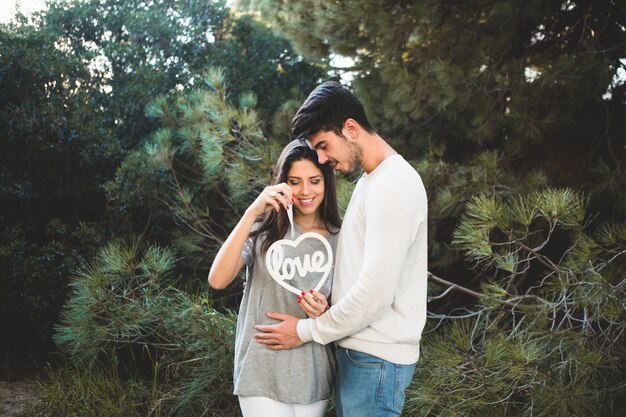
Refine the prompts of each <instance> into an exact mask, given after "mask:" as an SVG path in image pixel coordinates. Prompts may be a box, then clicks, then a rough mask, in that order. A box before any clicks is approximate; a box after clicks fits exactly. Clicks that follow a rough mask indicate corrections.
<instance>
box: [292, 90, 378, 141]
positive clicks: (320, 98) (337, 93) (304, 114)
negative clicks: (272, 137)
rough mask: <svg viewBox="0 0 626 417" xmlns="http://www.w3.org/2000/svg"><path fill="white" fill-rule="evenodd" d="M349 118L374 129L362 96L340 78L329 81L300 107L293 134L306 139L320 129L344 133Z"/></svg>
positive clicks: (312, 92) (368, 128)
mask: <svg viewBox="0 0 626 417" xmlns="http://www.w3.org/2000/svg"><path fill="white" fill-rule="evenodd" d="M349 118H352V119H354V120H356V121H357V122H358V123H359V124H360V125H361V127H363V128H364V129H365V130H366V131H368V132H370V133H372V132H373V131H374V129H373V128H372V125H370V122H369V121H368V120H367V116H365V110H363V105H362V104H361V102H360V101H359V99H357V98H356V96H355V95H354V94H352V92H350V91H349V90H348V89H347V88H345V87H344V86H342V85H341V84H339V83H338V82H336V81H327V82H325V83H323V84H320V85H318V86H317V87H315V89H314V90H313V91H311V93H310V94H309V96H308V97H307V99H306V100H305V101H304V103H302V105H301V106H300V108H299V109H298V112H297V113H296V115H295V116H294V118H293V120H292V121H291V137H292V138H294V139H300V140H306V139H308V138H310V137H311V136H313V135H315V134H316V133H318V132H320V131H323V132H328V131H333V132H334V133H336V134H337V135H339V136H343V135H342V134H341V130H342V128H343V123H344V122H345V121H346V119H349Z"/></svg>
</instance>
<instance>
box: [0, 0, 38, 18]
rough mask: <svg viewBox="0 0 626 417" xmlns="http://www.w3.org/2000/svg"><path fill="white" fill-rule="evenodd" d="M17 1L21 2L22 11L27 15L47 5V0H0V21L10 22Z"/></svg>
mask: <svg viewBox="0 0 626 417" xmlns="http://www.w3.org/2000/svg"><path fill="white" fill-rule="evenodd" d="M15 3H19V5H20V11H21V12H22V13H23V14H25V15H26V16H28V15H29V14H31V13H32V12H36V11H39V10H41V9H43V8H44V6H45V5H46V2H45V0H17V1H16V0H0V23H7V22H9V20H11V18H12V17H13V16H14V15H15Z"/></svg>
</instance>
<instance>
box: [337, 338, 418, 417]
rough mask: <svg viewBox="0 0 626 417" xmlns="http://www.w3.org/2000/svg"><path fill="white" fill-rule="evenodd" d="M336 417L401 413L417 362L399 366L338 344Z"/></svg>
mask: <svg viewBox="0 0 626 417" xmlns="http://www.w3.org/2000/svg"><path fill="white" fill-rule="evenodd" d="M336 356H337V377H336V381H335V382H336V384H335V404H336V406H337V417H392V416H399V415H400V414H401V413H402V407H404V399H405V393H404V390H405V389H406V388H407V387H408V386H409V385H410V384H411V380H412V379H413V373H414V372H415V365H398V364H395V363H392V362H388V361H386V360H383V359H380V358H377V357H375V356H372V355H368V354H367V353H363V352H357V351H354V350H349V349H344V348H342V347H339V346H338V347H337V351H336Z"/></svg>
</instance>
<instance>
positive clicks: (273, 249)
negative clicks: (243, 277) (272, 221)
mask: <svg viewBox="0 0 626 417" xmlns="http://www.w3.org/2000/svg"><path fill="white" fill-rule="evenodd" d="M306 239H317V240H319V241H321V242H322V243H323V244H324V247H325V248H326V254H324V253H323V252H322V251H320V250H316V251H313V253H304V254H301V255H300V256H297V257H293V258H290V257H288V256H286V254H285V249H286V248H296V247H298V245H299V244H300V243H301V242H302V241H304V240H306ZM265 263H266V265H267V270H268V271H269V273H270V276H271V277H272V278H273V279H274V281H276V282H277V283H279V284H280V285H281V286H282V287H284V288H286V289H288V290H289V291H291V292H292V293H294V294H297V295H300V294H301V293H302V291H303V289H298V288H296V287H294V286H293V285H291V284H289V282H288V281H291V280H292V279H293V278H294V277H296V276H300V277H305V276H306V275H307V274H309V273H322V277H321V278H320V280H319V282H318V283H317V285H316V286H315V288H314V289H315V291H318V290H319V289H320V288H321V287H322V285H323V284H324V282H325V281H326V279H327V278H328V275H329V274H330V270H331V269H332V267H333V251H332V249H331V247H330V243H328V240H326V238H325V237H324V236H322V235H320V234H319V233H315V232H306V233H303V234H301V235H300V236H298V238H297V239H296V240H291V239H281V240H277V241H276V242H274V243H272V246H270V248H269V249H268V250H267V254H266V255H265ZM306 289H307V288H304V290H306Z"/></svg>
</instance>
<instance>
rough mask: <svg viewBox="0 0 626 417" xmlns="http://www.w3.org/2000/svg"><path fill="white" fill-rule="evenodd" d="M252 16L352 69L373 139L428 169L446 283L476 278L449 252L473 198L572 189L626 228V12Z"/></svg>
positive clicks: (259, 5)
mask: <svg viewBox="0 0 626 417" xmlns="http://www.w3.org/2000/svg"><path fill="white" fill-rule="evenodd" d="M239 4H240V5H241V7H243V8H247V9H253V10H257V11H259V12H260V14H261V15H262V16H263V17H264V18H265V19H266V20H267V21H268V22H270V24H272V25H273V26H274V27H275V28H276V29H277V30H280V31H281V32H282V33H284V34H285V35H286V36H287V37H288V38H289V39H290V40H291V41H292V42H293V43H294V45H295V48H297V49H298V50H299V51H301V52H303V53H304V54H305V56H307V57H308V58H310V59H318V60H320V61H321V62H327V61H328V56H329V54H340V55H343V56H346V57H349V58H351V59H352V60H353V62H354V64H353V65H352V66H351V67H349V68H347V70H346V71H347V72H348V73H349V75H350V76H351V78H352V81H351V84H352V87H353V89H354V90H355V92H356V93H357V95H358V96H359V97H360V98H361V99H362V100H363V102H364V105H365V107H366V111H367V113H368V115H369V116H370V119H371V121H372V122H373V125H374V127H375V128H376V130H377V131H378V132H379V133H380V134H381V135H382V136H383V137H385V138H386V139H388V140H389V141H390V142H391V144H392V145H393V146H394V147H395V148H396V149H397V150H399V151H400V152H401V153H402V154H403V155H404V156H405V157H406V158H407V159H410V160H413V161H416V165H418V166H419V168H420V169H419V172H420V173H421V175H422V177H423V178H424V180H425V183H426V185H427V187H428V188H427V191H428V194H429V203H430V208H431V210H430V214H431V216H430V220H431V221H430V224H429V233H430V240H429V244H430V245H431V247H432V249H431V261H432V262H431V265H435V269H436V270H438V272H441V273H446V275H447V274H449V273H453V274H455V275H456V274H461V275H464V276H465V275H467V274H469V275H472V273H471V272H470V271H467V270H466V269H464V268H463V266H462V265H460V262H461V261H462V258H461V257H460V256H459V254H455V253H450V251H448V250H447V247H448V245H449V244H450V241H451V237H452V236H451V235H452V229H453V227H454V225H455V224H456V223H457V221H458V219H459V216H460V214H461V213H462V211H463V208H464V205H465V202H467V201H468V200H469V198H470V197H471V196H472V195H477V194H480V193H495V194H496V195H499V196H501V197H506V198H508V197H511V196H515V195H517V194H526V193H527V192H528V191H530V190H533V189H536V188H543V187H545V186H551V187H570V188H573V189H576V190H579V191H585V192H586V194H587V195H588V196H589V198H590V207H591V208H593V210H594V212H597V213H599V214H598V215H599V216H600V217H601V218H602V219H603V220H607V219H614V220H616V221H624V220H625V213H626V199H625V198H624V196H625V195H626V193H625V192H624V190H625V189H626V185H625V183H624V178H625V177H624V175H623V174H622V172H623V167H624V163H625V162H626V154H625V153H624V152H623V147H622V146H621V145H620V144H623V143H624V137H626V135H625V133H626V131H625V125H624V123H623V122H621V121H623V120H624V119H626V95H625V94H626V84H625V83H624V78H623V77H620V76H618V74H619V73H620V72H621V71H624V68H625V64H624V61H623V57H624V53H623V52H624V44H625V42H626V31H625V30H624V27H626V18H625V17H624V16H625V15H624V13H623V8H621V6H620V5H618V3H616V2H611V1H591V0H583V1H575V2H574V1H546V0H544V1H539V0H537V1H525V2H519V1H515V0H506V1H497V2H485V1H480V0H471V1H466V2H457V1H440V0H426V1H419V2H407V1H400V2H398V1H392V0H384V1H376V2H372V1H341V2H337V1H327V0H306V1H298V2H284V1H280V0H241V1H239ZM338 70H339V71H341V70H340V69H338ZM471 281H478V277H473V279H472V280H471ZM474 285H476V286H478V283H477V282H474Z"/></svg>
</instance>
